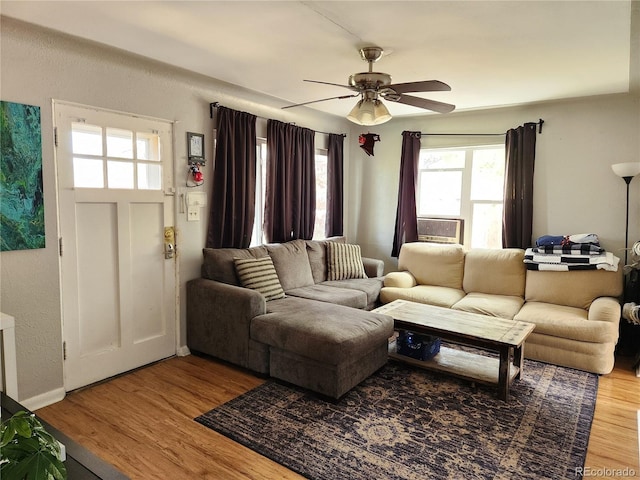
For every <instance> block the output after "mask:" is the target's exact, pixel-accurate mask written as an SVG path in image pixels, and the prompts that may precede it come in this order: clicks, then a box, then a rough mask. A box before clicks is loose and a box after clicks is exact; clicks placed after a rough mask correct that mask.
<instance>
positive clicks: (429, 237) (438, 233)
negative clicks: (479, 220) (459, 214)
mask: <svg viewBox="0 0 640 480" xmlns="http://www.w3.org/2000/svg"><path fill="white" fill-rule="evenodd" d="M418 241H419V242H432V243H460V244H462V243H463V242H464V220H463V219H462V218H427V217H418Z"/></svg>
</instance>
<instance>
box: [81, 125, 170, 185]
mask: <svg viewBox="0 0 640 480" xmlns="http://www.w3.org/2000/svg"><path fill="white" fill-rule="evenodd" d="M134 139H135V141H134ZM71 141H72V149H73V183H74V187H77V188H109V189H115V188H120V189H128V190H161V189H162V164H161V163H160V136H159V134H158V132H155V131H154V132H136V131H133V130H123V129H119V128H110V127H101V126H98V125H88V124H86V123H83V122H73V123H72V124H71Z"/></svg>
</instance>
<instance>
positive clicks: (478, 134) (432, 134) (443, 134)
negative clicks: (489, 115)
mask: <svg viewBox="0 0 640 480" xmlns="http://www.w3.org/2000/svg"><path fill="white" fill-rule="evenodd" d="M529 123H532V124H533V125H538V133H542V125H543V124H544V120H543V119H540V120H538V121H537V122H529ZM420 135H426V136H430V137H449V136H459V137H493V136H500V135H506V132H505V133H425V132H420Z"/></svg>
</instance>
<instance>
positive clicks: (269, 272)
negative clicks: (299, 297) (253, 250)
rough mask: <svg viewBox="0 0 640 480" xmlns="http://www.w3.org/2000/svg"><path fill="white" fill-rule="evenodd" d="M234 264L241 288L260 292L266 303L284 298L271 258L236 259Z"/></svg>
mask: <svg viewBox="0 0 640 480" xmlns="http://www.w3.org/2000/svg"><path fill="white" fill-rule="evenodd" d="M234 263H235V265H236V271H237V273H238V278H239V279H240V283H242V286H243V287H245V288H250V289H252V290H256V291H258V292H260V293H261V294H262V295H264V298H265V299H266V300H267V302H268V301H269V300H275V299H277V298H284V290H282V285H280V280H279V279H278V274H277V273H276V269H275V267H274V266H273V262H272V261H271V257H262V258H236V259H234Z"/></svg>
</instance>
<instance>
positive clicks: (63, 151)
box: [54, 102, 177, 391]
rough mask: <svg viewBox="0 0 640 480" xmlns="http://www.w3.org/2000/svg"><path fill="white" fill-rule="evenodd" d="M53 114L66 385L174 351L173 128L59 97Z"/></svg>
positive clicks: (87, 381)
mask: <svg viewBox="0 0 640 480" xmlns="http://www.w3.org/2000/svg"><path fill="white" fill-rule="evenodd" d="M54 114H55V126H56V132H57V142H56V144H57V147H56V162H57V168H58V195H59V202H60V233H61V245H60V248H61V257H60V261H61V271H62V308H63V336H64V342H65V359H66V360H65V389H66V390H67V391H69V390H73V389H75V388H79V387H82V386H85V385H88V384H90V383H94V382H96V381H99V380H103V379H105V378H108V377H111V376H113V375H117V374H119V373H122V372H125V371H128V370H131V369H134V368H137V367H140V366H142V365H146V364H148V363H150V362H153V361H156V360H160V359H162V358H166V357H169V356H171V355H174V354H175V353H176V298H177V296H176V260H175V258H174V257H173V255H165V250H168V249H167V248H166V247H165V231H166V229H169V232H171V231H172V226H173V220H174V203H173V202H174V196H173V192H174V191H175V189H174V185H173V166H172V159H173V152H172V142H171V139H172V124H171V122H168V121H163V120H156V119H149V118H141V117H137V116H133V115H128V114H123V113H115V112H110V111H104V110H99V109H95V108H91V107H84V106H78V105H71V104H66V103H62V102H54ZM169 241H170V243H173V241H172V240H169ZM165 257H168V258H165Z"/></svg>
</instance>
